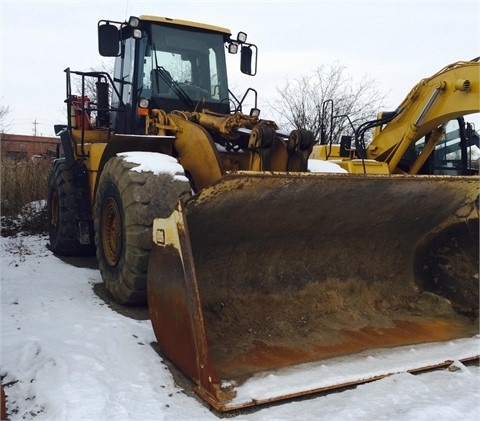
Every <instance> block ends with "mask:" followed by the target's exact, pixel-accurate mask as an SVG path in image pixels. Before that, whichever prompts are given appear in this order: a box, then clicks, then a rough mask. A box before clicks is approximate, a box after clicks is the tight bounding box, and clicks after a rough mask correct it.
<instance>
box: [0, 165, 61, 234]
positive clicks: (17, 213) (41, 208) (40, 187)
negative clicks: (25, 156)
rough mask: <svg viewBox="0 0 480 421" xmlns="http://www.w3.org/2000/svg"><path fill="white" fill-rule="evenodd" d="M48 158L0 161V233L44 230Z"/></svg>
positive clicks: (45, 226)
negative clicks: (0, 221) (0, 229)
mask: <svg viewBox="0 0 480 421" xmlns="http://www.w3.org/2000/svg"><path fill="white" fill-rule="evenodd" d="M51 166H52V161H51V160H50V159H36V160H29V161H22V162H15V161H14V160H11V159H8V158H2V160H1V195H0V197H1V217H2V223H1V225H2V226H1V228H2V231H1V233H2V235H3V236H5V235H12V234H14V233H16V232H18V231H28V232H30V233H39V232H44V231H46V228H47V223H46V209H45V201H46V199H47V187H48V176H49V173H50V168H51Z"/></svg>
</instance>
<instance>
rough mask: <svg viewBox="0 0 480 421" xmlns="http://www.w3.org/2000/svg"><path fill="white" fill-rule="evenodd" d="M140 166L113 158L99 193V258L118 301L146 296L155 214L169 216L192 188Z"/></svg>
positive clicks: (140, 299)
mask: <svg viewBox="0 0 480 421" xmlns="http://www.w3.org/2000/svg"><path fill="white" fill-rule="evenodd" d="M152 155H157V156H158V158H160V156H161V154H158V153H152ZM137 166H138V164H134V163H130V162H127V161H125V160H124V158H123V157H120V156H115V157H113V158H111V159H110V160H109V161H108V162H107V163H106V164H105V167H104V169H103V171H102V174H101V176H100V179H99V182H98V190H97V194H96V198H95V243H96V245H97V260H98V264H99V268H100V272H101V274H102V278H103V281H104V283H105V288H106V289H107V291H109V292H110V294H111V295H112V296H113V298H114V299H115V301H117V302H118V303H120V304H145V303H146V302H147V269H148V257H149V253H150V250H151V248H152V243H153V241H152V226H153V219H154V218H155V217H168V216H170V214H171V212H172V211H173V208H174V206H175V204H176V203H177V201H178V199H179V198H180V197H182V196H185V195H188V196H189V195H190V191H191V189H190V184H189V183H188V181H186V180H185V181H183V180H176V179H173V177H172V176H171V175H170V174H160V175H155V174H154V173H152V172H138V171H135V170H132V168H134V167H137Z"/></svg>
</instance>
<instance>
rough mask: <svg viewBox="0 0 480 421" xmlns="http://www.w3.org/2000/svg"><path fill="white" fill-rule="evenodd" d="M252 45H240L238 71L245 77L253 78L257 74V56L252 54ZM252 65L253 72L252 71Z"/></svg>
mask: <svg viewBox="0 0 480 421" xmlns="http://www.w3.org/2000/svg"><path fill="white" fill-rule="evenodd" d="M252 47H254V45H242V49H241V50H240V71H241V72H242V73H245V74H246V75H250V76H255V75H256V73H257V54H256V51H255V57H254V54H253V48H252ZM252 65H253V70H252Z"/></svg>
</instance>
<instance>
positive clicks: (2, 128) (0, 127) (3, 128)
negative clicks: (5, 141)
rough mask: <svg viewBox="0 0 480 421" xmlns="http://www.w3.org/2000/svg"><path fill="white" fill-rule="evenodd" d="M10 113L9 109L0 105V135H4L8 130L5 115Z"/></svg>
mask: <svg viewBox="0 0 480 421" xmlns="http://www.w3.org/2000/svg"><path fill="white" fill-rule="evenodd" d="M9 113H10V108H9V107H8V106H7V105H0V133H6V132H7V131H8V128H9V123H7V121H6V119H7V115H8V114H9Z"/></svg>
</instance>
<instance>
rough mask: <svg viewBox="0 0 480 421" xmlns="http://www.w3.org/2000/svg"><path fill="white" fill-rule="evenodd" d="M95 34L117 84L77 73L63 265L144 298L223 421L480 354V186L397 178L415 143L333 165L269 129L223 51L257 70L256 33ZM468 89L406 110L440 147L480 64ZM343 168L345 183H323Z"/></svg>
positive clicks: (159, 26) (157, 23) (116, 28)
mask: <svg viewBox="0 0 480 421" xmlns="http://www.w3.org/2000/svg"><path fill="white" fill-rule="evenodd" d="M98 33H99V51H100V54H101V55H103V56H106V57H115V71H114V74H113V75H109V74H108V73H106V72H78V71H71V70H70V69H66V74H67V100H66V103H67V110H68V122H67V124H66V125H59V126H56V128H55V129H56V132H57V133H58V134H59V136H60V145H59V152H58V159H57V160H56V161H55V162H54V165H53V168H52V175H51V178H50V187H49V194H48V216H49V222H50V229H49V231H50V243H51V248H52V250H53V251H54V252H55V253H57V254H60V255H61V254H68V255H75V254H77V255H80V254H88V253H93V252H95V251H96V255H97V259H98V262H99V267H100V271H101V274H102V278H103V280H104V282H105V286H106V288H107V290H108V291H109V292H110V293H111V294H112V296H113V297H114V298H115V300H117V301H118V302H120V303H124V304H140V303H144V302H145V301H148V307H149V313H150V317H151V321H152V325H153V329H154V331H155V335H156V338H157V341H158V345H159V348H160V350H161V352H162V353H163V354H164V355H165V357H166V358H168V359H169V360H170V361H172V362H173V363H174V364H176V365H177V366H178V367H179V368H180V369H181V370H182V371H183V372H184V373H185V374H186V375H187V376H188V377H190V378H191V379H192V380H193V382H194V383H195V391H196V392H197V393H198V395H199V396H201V397H202V398H203V399H204V400H205V401H206V402H208V403H209V404H210V405H211V406H213V407H214V408H216V409H217V410H220V411H227V410H233V409H237V408H242V407H246V406H251V405H255V404H260V403H264V402H270V401H273V400H278V399H282V398H289V397H293V396H298V395H303V394H307V393H313V392H316V391H320V390H326V389H331V388H335V387H340V386H344V385H347V384H355V383H358V382H364V381H369V380H372V379H375V378H379V377H382V376H385V375H388V374H390V373H392V372H396V371H405V370H417V369H423V368H426V367H434V366H438V365H442V364H446V363H447V362H448V361H449V360H452V359H455V360H462V361H463V360H468V359H471V358H475V357H478V355H477V354H478V340H477V339H476V337H475V335H476V334H477V333H478V332H477V322H478V182H479V179H478V177H475V176H435V175H416V174H413V173H412V174H409V173H408V172H405V171H402V170H401V169H400V167H399V165H397V164H396V163H395V160H394V159H392V158H391V157H392V156H396V157H397V155H395V153H396V151H398V154H401V151H403V150H404V149H405V150H407V149H408V148H407V145H406V143H408V142H410V143H411V142H413V140H412V139H413V136H410V134H409V133H410V132H408V133H407V135H408V136H409V137H408V139H409V140H406V141H405V142H406V143H405V145H404V144H403V143H402V142H403V141H402V139H404V138H406V136H407V135H405V134H404V133H401V129H399V130H398V131H396V132H395V134H392V135H391V136H386V137H385V140H382V139H381V133H377V137H375V139H376V141H375V140H374V142H372V143H371V145H370V146H369V147H368V148H363V149H362V146H363V144H362V142H361V140H360V141H357V142H356V143H358V145H359V146H358V147H357V148H354V147H351V148H347V147H342V148H339V149H338V154H337V156H335V154H334V153H332V151H335V150H336V146H335V145H315V146H314V144H315V139H313V136H312V134H311V133H310V132H309V131H307V130H302V129H299V130H293V131H291V132H285V131H284V130H282V129H281V128H280V127H278V125H277V124H276V123H275V122H274V121H271V120H263V119H261V118H260V117H259V110H258V108H257V106H256V100H257V93H256V91H255V90H253V89H248V90H247V92H246V94H245V95H244V96H243V97H242V98H241V99H238V98H237V97H235V95H233V93H232V92H231V91H230V89H229V88H228V82H227V72H226V59H225V53H226V52H228V53H230V54H234V53H237V52H239V53H240V69H241V71H242V72H243V73H245V74H247V75H252V76H253V75H255V73H256V70H257V48H256V46H255V45H253V44H250V43H249V42H247V36H246V34H245V33H242V32H241V33H239V34H238V36H237V37H236V38H234V37H232V35H231V33H230V31H229V30H227V29H225V28H220V27H215V26H211V25H205V24H200V23H195V22H187V21H181V20H174V19H169V18H160V17H153V16H141V17H139V18H136V17H132V18H130V19H129V21H128V22H114V21H107V20H104V21H100V22H99V25H98ZM469 66H471V67H472V68H475V69H476V70H477V72H476V73H475V72H472V71H468V69H469ZM455 72H456V74H455V77H456V78H457V79H461V78H463V79H465V80H467V79H468V81H469V84H468V89H463V90H460V92H459V94H458V95H457V93H456V91H453V89H456V88H452V87H451V82H450V79H449V75H450V73H452V72H450V71H447V72H446V73H445V77H444V79H441V80H440V82H443V81H444V82H445V85H442V84H440V86H443V88H442V90H441V91H440V92H438V94H437V95H436V96H435V97H434V98H433V97H432V99H431V100H429V98H426V94H425V93H424V92H423V91H422V90H420V91H419V93H418V95H415V96H414V98H412V99H411V101H410V102H411V103H412V104H422V103H423V104H424V106H423V108H422V106H421V105H420V106H419V110H420V111H422V110H424V112H423V113H420V114H419V115H418V117H421V119H420V123H422V124H424V123H423V121H427V120H428V121H432V124H431V125H429V126H425V132H424V134H425V135H428V134H430V133H436V131H437V129H438V126H441V125H442V124H443V123H444V122H446V121H447V120H449V119H452V118H456V117H457V116H460V115H464V114H468V113H470V112H475V111H478V94H479V87H478V63H466V64H459V65H458V68H456V70H455ZM464 73H465V75H466V76H464V75H463V74H464ZM472 73H473V74H472ZM74 77H77V78H80V80H81V92H80V94H79V95H74V94H73V92H72V78H74ZM91 80H93V84H92V83H89V82H88V81H91ZM91 85H94V86H95V87H96V91H95V93H94V94H91V93H90V94H89V93H88V92H87V87H88V86H91ZM464 85H465V84H464ZM455 86H456V85H455ZM439 89H440V88H439ZM427 96H428V95H427ZM457 96H458V98H457ZM445 97H446V98H445ZM441 99H446V102H445V103H446V104H447V103H448V104H450V105H449V106H451V112H448V113H447V112H445V113H444V112H443V111H442V110H443V108H435V107H438V104H439V101H440V100H441ZM425 101H426V102H425ZM247 102H253V107H252V108H251V110H250V111H249V113H248V114H246V113H244V112H243V108H244V107H245V104H246V103H247ZM430 103H431V104H430ZM426 104H427V105H428V106H426ZM406 109H407V107H406ZM434 114H437V115H441V118H434V117H432V116H433V115H434ZM403 115H405V113H403V114H402V112H399V113H398V114H397V115H396V116H395V117H393V118H392V119H391V120H390V121H389V122H388V124H387V122H385V121H384V120H382V123H379V124H378V126H379V127H380V128H381V129H383V130H382V131H381V132H383V133H384V134H387V133H388V127H389V126H390V125H395V124H397V121H399V119H401V118H402V116H403ZM415 115H416V114H415V113H414V112H412V114H411V116H415ZM416 123H418V122H416V121H412V126H409V127H408V129H409V130H410V131H413V132H415V130H417V131H418V127H420V126H421V127H424V126H422V124H420V123H419V124H418V126H415V124H416ZM392 127H393V126H392ZM402 127H403V126H402ZM421 130H423V129H421ZM399 133H400V134H399ZM384 136H385V135H384ZM427 144H428V143H427ZM317 147H321V148H324V147H330V151H329V152H328V157H327V156H326V155H325V152H326V151H324V150H323V149H320V150H317ZM314 148H315V149H314ZM369 148H370V149H369ZM370 151H372V153H375V154H376V155H375V156H370V155H369V153H370ZM345 153H347V154H348V155H347V156H346V157H345V156H344V155H345ZM333 157H335V158H336V159H335V160H334V163H333V164H334V167H335V168H338V169H339V171H340V170H341V171H343V173H327V172H320V173H319V172H314V171H310V170H309V163H312V162H315V163H317V164H318V163H325V162H326V161H327V158H328V159H331V158H332V159H333ZM400 158H401V157H400ZM395 159H397V158H395ZM418 165H419V164H417V166H418ZM445 341H447V342H445ZM445 344H447V345H445Z"/></svg>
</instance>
